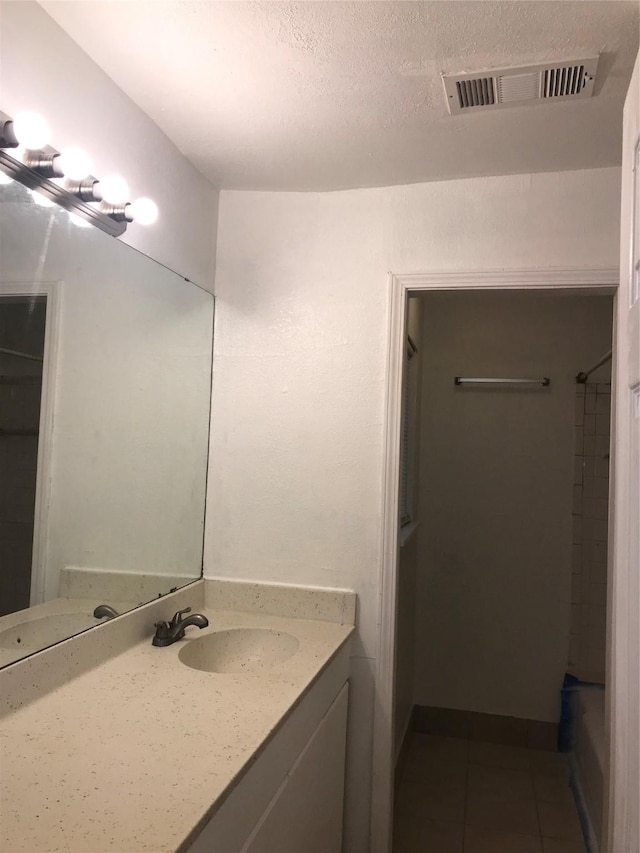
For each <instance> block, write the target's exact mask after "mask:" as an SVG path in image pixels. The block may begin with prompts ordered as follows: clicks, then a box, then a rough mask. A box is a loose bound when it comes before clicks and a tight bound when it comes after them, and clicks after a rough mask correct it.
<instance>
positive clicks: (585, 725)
mask: <svg viewBox="0 0 640 853" xmlns="http://www.w3.org/2000/svg"><path fill="white" fill-rule="evenodd" d="M610 363H611V351H609V352H608V353H607V354H606V355H604V356H603V357H602V358H601V359H599V361H597V362H596V363H595V364H594V365H593V366H592V367H591V368H589V369H588V370H585V371H583V372H580V373H578V375H577V376H576V390H575V394H576V397H575V414H576V417H575V457H574V463H575V464H574V485H573V545H572V571H573V574H572V596H571V605H572V606H571V640H570V647H569V666H568V679H567V682H566V685H567V686H568V687H569V689H570V691H571V694H572V695H571V700H570V718H571V722H570V727H571V729H570V746H571V747H572V761H571V763H572V771H573V773H572V775H573V785H574V790H575V794H576V799H577V802H578V804H579V808H580V811H581V818H582V822H583V828H584V830H585V837H586V840H587V844H588V846H589V850H590V853H596V851H598V849H599V846H600V839H601V837H602V812H603V803H604V794H605V776H606V754H607V749H606V738H605V726H604V698H605V689H606V657H605V654H606V612H607V574H608V572H607V569H608V559H607V552H608V516H609V445H610V421H611V381H610Z"/></svg>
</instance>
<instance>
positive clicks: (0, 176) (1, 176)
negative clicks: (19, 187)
mask: <svg viewBox="0 0 640 853" xmlns="http://www.w3.org/2000/svg"><path fill="white" fill-rule="evenodd" d="M12 183H13V178H10V177H9V175H7V173H6V172H3V171H1V170H0V186H7V185H8V184H12Z"/></svg>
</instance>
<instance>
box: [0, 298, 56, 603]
mask: <svg viewBox="0 0 640 853" xmlns="http://www.w3.org/2000/svg"><path fill="white" fill-rule="evenodd" d="M46 314H47V299H46V296H26V295H25V296H22V295H2V296H0V467H1V469H2V477H1V478H0V529H1V531H2V535H1V536H0V616H3V615H5V614H7V613H13V612H15V611H16V610H23V609H25V608H27V607H29V605H30V601H31V588H32V561H33V535H34V514H35V506H36V484H37V466H38V440H39V432H40V410H41V397H42V380H43V365H44V346H45V328H46Z"/></svg>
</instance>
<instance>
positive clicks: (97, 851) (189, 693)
mask: <svg viewBox="0 0 640 853" xmlns="http://www.w3.org/2000/svg"><path fill="white" fill-rule="evenodd" d="M202 612H203V613H205V615H206V616H207V617H208V618H209V623H210V627H209V628H205V629H203V630H198V629H196V628H190V629H188V630H187V636H186V637H185V639H184V640H181V641H179V642H177V643H175V644H174V645H172V646H169V647H167V648H155V647H153V646H152V645H151V641H150V639H148V640H145V641H144V642H141V643H138V644H137V645H135V646H133V647H132V648H131V649H129V650H128V651H126V652H123V653H122V654H120V655H118V656H117V657H115V658H112V659H110V660H107V661H106V662H104V663H102V664H100V665H98V666H96V667H95V669H93V670H91V671H89V672H87V673H85V674H83V675H81V676H79V677H77V678H75V679H74V680H72V681H70V682H69V683H67V684H64V685H62V686H61V687H58V688H57V689H55V690H53V691H52V692H50V693H48V694H46V695H44V696H42V697H40V698H39V699H37V700H36V701H34V702H32V703H31V704H30V705H28V706H27V707H25V708H21V709H20V710H18V711H16V712H15V713H13V714H12V715H10V716H9V717H7V718H6V719H5V720H3V722H2V729H1V732H2V747H1V748H2V754H1V767H2V770H1V778H0V783H1V787H0V796H1V801H0V802H1V806H0V827H1V833H0V849H2V850H3V851H7V853H21V851H23V853H27V851H28V853H51V851H64V853H88V851H91V853H103V851H105V853H106V851H110V853H143V851H154V853H164V851H167V853H169V851H170V853H174V851H175V850H176V849H177V848H178V847H179V846H180V844H181V843H183V842H184V841H185V839H186V838H187V837H188V836H189V835H190V833H192V832H193V830H194V828H195V827H196V826H198V825H199V824H201V822H202V821H203V820H204V819H205V818H206V817H208V816H210V815H211V814H213V813H214V812H215V809H216V802H217V801H218V802H219V801H220V798H221V797H222V795H223V794H224V793H225V791H227V790H228V789H229V788H230V787H232V786H233V783H234V780H237V779H238V777H239V776H240V775H241V774H242V771H243V768H244V767H245V765H246V764H247V762H249V760H250V759H251V757H252V756H253V755H254V754H255V753H256V751H257V750H259V749H260V747H261V746H262V745H263V744H264V743H265V741H266V740H268V738H269V736H270V735H271V734H272V733H273V732H274V731H275V730H276V729H277V727H278V726H279V724H280V722H281V721H282V720H283V718H284V717H286V715H287V714H288V712H289V711H290V710H291V709H292V708H293V707H294V706H295V705H296V704H297V702H298V700H299V699H300V697H301V696H302V695H303V694H304V693H305V691H306V689H307V688H308V687H309V685H310V684H311V683H312V682H313V681H314V680H315V678H316V677H317V675H318V674H319V673H320V672H321V670H322V669H323V668H324V666H325V665H326V664H327V662H328V661H329V660H330V659H331V658H332V657H333V655H334V654H335V653H336V651H337V650H338V649H339V648H340V647H341V646H342V645H343V643H344V642H345V641H346V640H347V638H348V637H349V635H350V633H351V632H352V630H353V626H351V625H339V624H335V623H332V622H320V621H312V620H305V619H287V618H283V617H280V616H270V615H265V614H262V613H248V612H230V611H217V610H212V609H209V608H207V609H205V610H203V611H202ZM247 627H249V628H268V629H273V630H277V631H283V632H286V633H288V634H291V635H293V636H294V637H295V638H296V639H297V640H298V642H299V648H298V650H297V651H296V652H295V653H294V654H293V656H292V657H290V658H289V659H288V660H285V661H283V662H280V663H276V664H273V665H272V666H270V667H268V668H266V669H264V670H262V671H256V672H252V673H238V674H233V673H225V674H222V673H208V672H201V671H198V670H195V669H191V668H190V667H187V666H185V665H184V664H183V663H182V662H181V661H180V660H179V658H178V654H179V652H180V650H181V649H182V648H184V646H185V645H186V644H187V643H189V642H190V641H191V639H193V640H197V639H200V638H202V637H203V636H204V635H205V633H210V632H213V631H221V630H228V629H230V628H247Z"/></svg>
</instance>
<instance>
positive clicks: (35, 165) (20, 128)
mask: <svg viewBox="0 0 640 853" xmlns="http://www.w3.org/2000/svg"><path fill="white" fill-rule="evenodd" d="M49 138H50V130H49V125H48V124H47V122H46V121H45V120H44V119H43V118H42V117H41V116H40V115H38V114H37V113H34V112H23V113H19V114H18V115H17V116H16V118H15V119H12V118H10V117H9V116H8V115H6V114H4V113H2V112H0V183H4V181H2V180H1V179H2V178H3V177H5V176H6V177H8V178H9V179H13V180H15V181H18V182H20V183H21V184H24V186H26V187H28V188H29V189H30V190H32V193H33V197H34V201H36V202H37V203H38V204H42V205H44V206H46V205H47V203H49V204H52V203H54V202H55V203H56V204H59V205H60V206H61V207H63V208H64V209H65V210H66V211H67V212H68V213H69V214H70V215H71V219H72V221H73V222H75V223H76V224H79V222H80V221H82V222H86V223H91V224H93V225H96V226H97V227H98V228H100V229H101V230H102V231H105V232H106V233H107V234H110V235H111V236H113V237H119V236H120V235H121V234H124V232H125V231H126V229H127V225H128V224H129V223H130V222H137V223H138V224H139V225H152V224H153V223H154V222H155V221H156V219H157V218H158V208H157V206H156V204H155V203H154V202H153V201H151V199H148V198H140V199H137V200H136V201H134V202H129V201H127V198H128V195H129V189H128V187H127V184H126V182H125V181H124V179H123V178H121V177H120V176H118V175H108V176H106V177H105V178H103V179H102V180H100V179H99V178H96V177H94V176H93V175H92V174H91V171H92V164H91V159H90V157H89V155H88V154H86V153H85V152H84V151H83V150H82V149H80V148H76V147H72V148H67V149H64V150H62V151H57V150H56V149H55V148H52V147H51V146H50V145H49ZM10 151H11V152H12V153H9V152H10Z"/></svg>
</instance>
